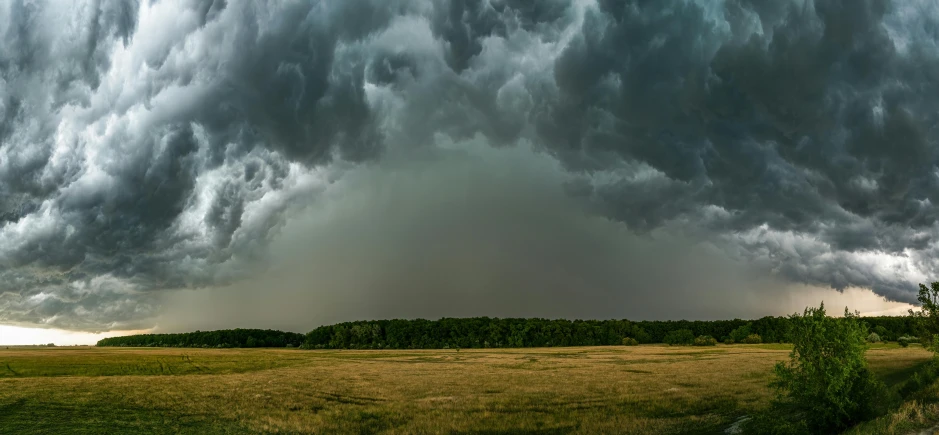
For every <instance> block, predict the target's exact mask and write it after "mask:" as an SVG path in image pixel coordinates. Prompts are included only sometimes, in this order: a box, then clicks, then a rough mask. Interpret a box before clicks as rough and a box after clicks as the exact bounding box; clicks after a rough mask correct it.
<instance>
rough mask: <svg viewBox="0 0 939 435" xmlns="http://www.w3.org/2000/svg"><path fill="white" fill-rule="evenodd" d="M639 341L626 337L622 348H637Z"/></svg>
mask: <svg viewBox="0 0 939 435" xmlns="http://www.w3.org/2000/svg"><path fill="white" fill-rule="evenodd" d="M638 345H639V341H637V340H636V339H635V338H632V337H626V338H624V339H623V346H638Z"/></svg>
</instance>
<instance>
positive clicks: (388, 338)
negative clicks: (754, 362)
mask: <svg viewBox="0 0 939 435" xmlns="http://www.w3.org/2000/svg"><path fill="white" fill-rule="evenodd" d="M864 320H865V321H866V322H868V324H871V325H874V324H876V325H879V326H884V327H885V328H889V329H890V330H892V331H895V332H899V333H911V331H912V329H911V328H912V325H913V322H912V321H911V320H910V319H909V318H907V317H867V318H865V319H864ZM680 329H687V330H689V331H691V333H692V336H691V337H692V338H691V339H690V340H689V341H688V343H689V344H690V343H691V342H692V341H694V337H697V336H700V335H710V336H711V337H722V341H724V342H725V343H728V342H729V341H728V340H727V338H732V337H730V336H731V335H732V334H733V335H737V336H738V337H739V339H734V342H738V343H740V342H744V340H746V338H747V337H749V336H750V335H751V334H756V335H758V336H760V337H761V341H762V342H763V343H784V342H788V341H789V331H790V330H791V325H790V319H789V318H786V317H763V318H760V319H757V320H752V321H746V320H740V319H733V320H715V321H687V320H678V321H641V322H633V321H629V320H573V321H572V320H564V319H556V320H550V319H538V318H533V319H516V318H506V319H500V318H489V317H473V318H462V319H454V318H443V319H440V320H425V319H413V320H403V319H394V320H372V321H358V322H346V323H339V324H335V325H325V326H320V327H318V328H316V329H314V330H313V331H310V332H309V333H308V334H306V337H305V339H304V346H303V349H442V348H443V347H444V346H450V347H451V348H452V347H455V346H459V347H461V348H463V349H479V348H506V347H557V346H613V345H622V343H623V337H632V338H634V339H636V341H638V342H639V343H665V336H666V334H668V333H669V332H671V331H675V330H680ZM735 331H736V332H735ZM744 332H745V333H746V334H743V335H740V334H742V333H744Z"/></svg>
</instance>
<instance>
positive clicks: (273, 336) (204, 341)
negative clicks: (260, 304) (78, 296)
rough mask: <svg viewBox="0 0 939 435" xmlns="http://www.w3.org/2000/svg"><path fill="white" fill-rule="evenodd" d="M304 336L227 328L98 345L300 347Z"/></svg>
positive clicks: (131, 337) (104, 341) (117, 339)
mask: <svg viewBox="0 0 939 435" xmlns="http://www.w3.org/2000/svg"><path fill="white" fill-rule="evenodd" d="M302 344H303V334H298V333H296V332H284V331H275V330H272V329H224V330H219V331H196V332H186V333H182V334H140V335H128V336H124V337H110V338H105V339H102V340H99V341H98V344H97V346H102V347H104V346H124V347H216V348H218V347H287V346H292V347H300V345H302Z"/></svg>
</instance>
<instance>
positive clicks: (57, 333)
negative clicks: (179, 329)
mask: <svg viewBox="0 0 939 435" xmlns="http://www.w3.org/2000/svg"><path fill="white" fill-rule="evenodd" d="M147 332H149V330H141V331H108V332H101V333H91V332H79V331H66V330H62V329H47V328H26V327H22V326H8V325H0V345H5V346H22V345H31V344H48V343H54V344H55V345H56V346H71V345H75V344H78V345H89V344H95V343H96V342H97V341H98V340H100V339H102V338H107V337H115V336H121V335H133V334H145V333H147Z"/></svg>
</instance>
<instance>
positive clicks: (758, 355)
mask: <svg viewBox="0 0 939 435" xmlns="http://www.w3.org/2000/svg"><path fill="white" fill-rule="evenodd" d="M787 355H788V347H787V346H781V345H734V346H724V345H719V346H717V347H710V348H697V347H668V346H661V345H649V346H638V347H582V348H548V349H545V348H541V349H499V350H493V349H485V350H483V349H479V350H467V349H464V350H462V351H459V352H457V351H456V350H423V351H422V350H415V351H387V350H386V351H351V350H341V351H302V350H292V349H282V350H281V349H219V350H214V349H159V348H142V349H129V348H93V347H76V348H48V349H44V348H28V349H27V348H9V349H4V348H0V433H17V434H20V433H55V434H66V433H198V434H204V433H323V434H327V433H328V434H332V433H353V434H360V433H388V434H424V433H427V434H433V433H459V434H568V433H572V434H573V433H577V434H582V433H583V434H587V433H601V434H618V433H622V434H663V433H682V434H695V433H702V434H703V433H721V432H722V431H723V430H724V429H725V428H726V427H727V426H728V425H730V424H731V423H732V422H733V421H734V420H735V419H737V418H738V417H740V416H742V415H746V414H750V413H753V412H755V411H758V410H760V409H762V408H763V407H765V406H766V405H767V404H768V403H769V400H770V398H771V396H772V394H773V392H772V391H771V389H769V388H768V387H767V383H768V382H769V381H770V378H771V369H772V366H773V364H774V363H775V362H777V361H780V360H782V359H785V358H786V357H787ZM930 357H931V354H930V353H928V352H926V351H925V350H923V349H922V348H920V347H910V348H907V349H903V348H899V347H897V346H896V345H890V346H884V345H881V346H877V347H875V348H873V349H871V350H870V351H869V352H868V359H869V361H870V364H871V367H872V368H873V369H874V371H875V372H876V373H877V374H878V375H879V376H880V377H881V378H882V379H884V380H885V381H886V382H887V384H888V385H896V384H898V383H899V382H902V381H903V380H904V379H906V378H907V377H908V376H909V375H910V374H911V373H912V372H913V371H914V370H915V369H916V368H917V367H919V366H920V365H921V364H923V363H925V362H926V361H928V360H929V358H930ZM911 412H912V411H911ZM888 418H897V417H895V416H888ZM885 425H889V422H886V420H885V423H884V422H882V424H881V426H877V427H878V428H880V427H886V426H885ZM871 427H874V426H871Z"/></svg>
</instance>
